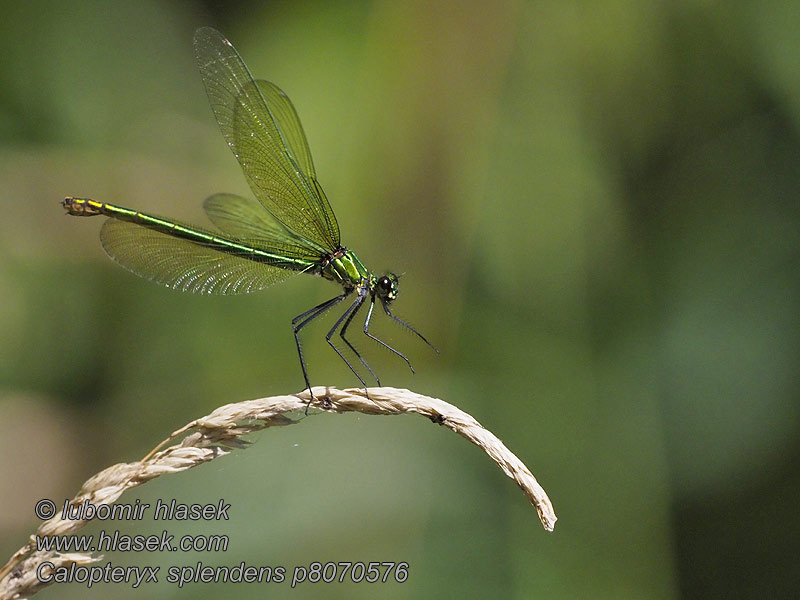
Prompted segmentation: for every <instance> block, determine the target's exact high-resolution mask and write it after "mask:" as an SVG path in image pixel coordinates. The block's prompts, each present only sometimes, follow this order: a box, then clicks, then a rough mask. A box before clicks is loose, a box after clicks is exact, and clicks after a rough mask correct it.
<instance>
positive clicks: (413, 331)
mask: <svg viewBox="0 0 800 600" xmlns="http://www.w3.org/2000/svg"><path fill="white" fill-rule="evenodd" d="M381 304H382V305H383V310H384V311H385V312H386V314H387V315H389V316H390V317H391V318H392V319H394V320H395V321H397V322H398V323H400V325H402V326H403V327H405V328H406V329H408V330H409V331H410V332H411V333H415V334H416V335H417V337H419V339H421V340H422V341H423V342H425V343H426V344H428V346H430V347H431V349H432V350H433V351H434V352H436V354H439V351H438V350H437V349H436V346H434V345H433V344H431V343H430V342H429V341H428V340H426V339H425V336H424V335H422V334H421V333H420V332H419V331H417V330H416V329H414V328H413V327H412V326H411V325H409V324H408V323H406V322H405V321H403V320H402V319H399V318H397V317H395V316H394V315H393V314H392V313H391V311H389V305H388V304H387V303H386V301H381ZM412 370H413V369H412Z"/></svg>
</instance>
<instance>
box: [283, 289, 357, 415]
mask: <svg viewBox="0 0 800 600" xmlns="http://www.w3.org/2000/svg"><path fill="white" fill-rule="evenodd" d="M349 293H350V292H349V291H345V292H344V293H343V294H341V295H339V296H336V297H335V298H331V299H330V300H326V301H325V302H323V303H322V304H318V305H317V306H315V307H314V308H311V309H309V310H307V311H305V312H304V313H302V314H299V315H297V316H296V317H295V318H294V319H292V330H293V331H294V341H295V344H296V345H297V354H299V355H300V368H301V369H303V379H305V382H306V389H307V390H308V393H309V394H311V400H309V402H308V406H311V402H313V400H314V392H312V391H311V382H309V380H308V370H307V369H306V361H305V358H303V348H302V346H301V345H300V336H299V333H300V330H301V329H302V328H303V327H305V326H306V325H308V324H309V323H310V322H311V321H313V320H314V319H316V318H317V317H318V316H320V315H321V314H322V313H324V312H325V311H326V310H328V309H329V308H330V307H331V306H335V305H336V304H339V302H341V301H342V300H344V299H345V298H347V296H348V294H349ZM298 322H299V324H298ZM308 406H306V414H308Z"/></svg>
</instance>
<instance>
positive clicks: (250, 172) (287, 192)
mask: <svg viewBox="0 0 800 600" xmlns="http://www.w3.org/2000/svg"><path fill="white" fill-rule="evenodd" d="M194 50H195V56H196V58H197V64H198V67H199V68H200V73H201V75H202V78H203V83H204V84H205V87H206V93H207V94H208V98H209V101H210V103H211V108H212V109H213V111H214V115H215V116H216V119H217V123H219V126H220V129H221V130H222V134H223V135H224V136H225V139H226V140H227V142H228V146H229V147H230V149H231V150H232V151H233V154H234V156H236V158H237V160H238V161H239V164H240V165H241V167H242V170H243V171H244V174H245V177H246V178H247V181H248V183H249V184H250V188H251V189H252V190H253V194H254V195H255V197H256V198H257V199H258V201H259V202H260V203H261V204H262V205H263V206H264V207H265V208H266V209H267V210H268V211H269V212H270V213H271V214H272V215H273V216H274V217H275V219H277V220H278V221H279V222H280V223H281V224H282V225H284V226H285V227H286V228H287V229H288V230H290V231H291V232H292V233H293V234H294V235H295V237H296V239H298V240H303V241H304V243H306V245H307V246H309V249H312V248H313V249H314V250H315V251H316V252H317V253H318V254H319V255H322V254H326V253H330V252H332V251H333V250H335V249H336V248H337V247H338V246H339V225H338V224H337V222H336V217H335V216H334V214H333V211H332V210H331V207H330V204H328V200H327V199H326V198H325V195H324V193H322V189H321V187H320V186H319V184H318V182H317V181H316V180H315V178H314V173H313V163H312V162H311V157H310V154H309V153H308V144H307V143H306V140H305V134H303V130H302V127H300V121H299V119H298V118H297V113H296V112H295V110H294V107H293V106H292V105H291V102H289V100H288V98H286V96H285V94H283V92H281V91H280V90H279V89H278V88H277V87H276V86H274V85H272V84H265V83H261V84H257V83H256V82H255V81H254V80H253V78H252V76H251V75H250V72H249V71H248V70H247V67H246V66H245V64H244V62H243V61H242V59H241V58H240V57H239V54H238V53H237V52H236V50H235V49H234V47H233V46H232V45H231V43H230V42H229V41H228V40H226V39H225V38H224V37H222V34H220V33H219V32H218V31H216V30H214V29H211V28H209V27H203V28H201V29H198V30H197V32H196V33H195V37H194ZM265 93H266V97H265ZM273 108H274V111H275V112H274V113H273V112H271V109H273ZM276 115H277V116H276ZM282 128H285V129H286V131H285V132H284V131H283V130H282ZM306 169H308V170H310V171H311V172H310V173H309V172H306Z"/></svg>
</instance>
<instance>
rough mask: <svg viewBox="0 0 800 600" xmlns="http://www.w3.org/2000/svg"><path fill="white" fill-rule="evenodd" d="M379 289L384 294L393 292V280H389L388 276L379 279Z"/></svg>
mask: <svg viewBox="0 0 800 600" xmlns="http://www.w3.org/2000/svg"><path fill="white" fill-rule="evenodd" d="M378 289H379V290H380V291H381V292H383V293H384V294H388V293H389V292H391V291H392V280H391V279H389V278H388V277H387V276H386V275H384V276H383V277H381V278H380V279H378Z"/></svg>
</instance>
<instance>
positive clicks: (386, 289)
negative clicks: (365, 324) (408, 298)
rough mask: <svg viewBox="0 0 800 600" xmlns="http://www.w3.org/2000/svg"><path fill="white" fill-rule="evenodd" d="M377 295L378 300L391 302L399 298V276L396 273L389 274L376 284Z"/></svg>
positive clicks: (380, 278)
mask: <svg viewBox="0 0 800 600" xmlns="http://www.w3.org/2000/svg"><path fill="white" fill-rule="evenodd" d="M375 293H376V294H378V298H380V299H381V300H386V301H387V302H391V301H392V300H394V299H395V298H397V275H395V274H394V273H387V274H386V275H383V276H381V277H378V280H377V281H376V282H375Z"/></svg>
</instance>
